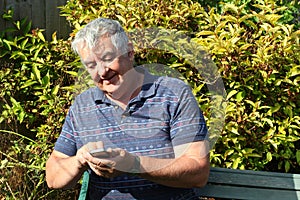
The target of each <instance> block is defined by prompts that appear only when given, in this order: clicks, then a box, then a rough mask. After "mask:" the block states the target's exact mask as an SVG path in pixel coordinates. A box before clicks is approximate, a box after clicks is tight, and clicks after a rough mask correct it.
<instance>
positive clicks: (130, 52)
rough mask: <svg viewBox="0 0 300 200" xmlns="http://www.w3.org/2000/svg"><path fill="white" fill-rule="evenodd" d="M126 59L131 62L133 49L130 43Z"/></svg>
mask: <svg viewBox="0 0 300 200" xmlns="http://www.w3.org/2000/svg"><path fill="white" fill-rule="evenodd" d="M128 57H129V58H130V60H133V58H134V48H133V44H132V43H128Z"/></svg>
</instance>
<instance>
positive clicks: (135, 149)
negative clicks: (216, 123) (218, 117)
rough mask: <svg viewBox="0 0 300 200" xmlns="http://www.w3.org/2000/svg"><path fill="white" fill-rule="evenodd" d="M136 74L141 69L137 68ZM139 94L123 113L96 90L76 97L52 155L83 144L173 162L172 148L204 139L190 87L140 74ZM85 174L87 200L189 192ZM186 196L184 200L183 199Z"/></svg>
mask: <svg viewBox="0 0 300 200" xmlns="http://www.w3.org/2000/svg"><path fill="white" fill-rule="evenodd" d="M139 69H140V70H141V69H142V68H139ZM144 74H145V76H144V84H143V86H142V87H141V91H140V93H139V94H138V95H137V96H136V97H135V98H133V99H131V100H130V101H129V103H128V105H127V107H126V109H125V110H123V109H122V108H121V107H119V106H118V105H117V104H115V103H114V102H112V101H111V100H110V99H108V98H107V97H106V95H105V94H104V93H103V92H102V91H101V90H100V89H99V88H97V87H92V88H90V89H88V90H86V91H84V92H83V93H81V94H80V95H78V96H77V97H76V99H75V101H74V103H73V105H72V106H71V107H70V109H69V111H68V114H67V116H66V119H65V122H64V125H63V128H62V131H61V134H60V136H59V137H58V139H57V142H56V143H55V150H57V151H59V152H62V153H64V154H66V155H69V156H74V155H76V152H77V150H78V149H79V148H81V147H82V146H83V145H85V144H87V143H88V142H95V141H103V143H104V146H105V148H109V147H111V148H123V149H125V150H127V151H128V152H130V153H133V154H136V155H139V156H150V157H155V158H165V159H166V158H174V157H175V155H174V151H173V147H174V146H177V145H181V144H185V143H190V142H193V141H201V140H205V139H207V137H208V131H207V127H206V124H205V120H204V117H203V115H202V112H201V110H200V108H199V106H198V103H197V101H196V100H195V98H194V96H193V94H192V92H191V89H190V87H189V86H188V85H187V84H185V83H184V82H183V81H181V80H179V79H175V78H170V77H161V76H154V75H151V74H150V73H148V71H146V70H144ZM89 172H90V183H89V195H90V199H180V198H182V199H187V196H190V197H191V198H190V199H192V198H194V197H195V196H194V195H193V193H192V190H191V189H179V188H172V187H167V186H163V185H159V184H156V183H154V182H151V181H148V180H145V179H142V178H139V177H132V176H127V175H122V176H119V177H115V178H111V179H106V178H103V177H99V176H97V175H96V174H95V173H94V172H93V171H92V170H89ZM186 195H187V196H186Z"/></svg>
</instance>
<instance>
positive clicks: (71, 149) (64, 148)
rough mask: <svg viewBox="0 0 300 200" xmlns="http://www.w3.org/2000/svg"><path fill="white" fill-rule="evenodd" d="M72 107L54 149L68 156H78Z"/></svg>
mask: <svg viewBox="0 0 300 200" xmlns="http://www.w3.org/2000/svg"><path fill="white" fill-rule="evenodd" d="M72 121H73V117H72V107H71V108H70V110H69V111H68V114H67V116H66V119H65V122H64V124H63V127H62V131H61V133H60V135H59V137H58V139H57V141H56V143H55V146H54V149H55V150H56V151H59V152H61V153H64V154H66V155H68V156H74V155H76V151H77V146H76V139H75V135H74V128H73V122H72Z"/></svg>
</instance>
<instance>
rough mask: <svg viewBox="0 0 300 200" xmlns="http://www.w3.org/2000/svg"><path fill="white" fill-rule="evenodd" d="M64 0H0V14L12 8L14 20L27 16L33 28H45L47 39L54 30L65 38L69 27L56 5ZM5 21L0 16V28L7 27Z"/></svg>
mask: <svg viewBox="0 0 300 200" xmlns="http://www.w3.org/2000/svg"><path fill="white" fill-rule="evenodd" d="M65 3H66V0H0V15H1V16H2V15H3V14H4V12H5V10H8V9H10V8H12V9H13V10H14V18H13V19H14V20H20V19H23V18H27V19H28V20H31V22H32V27H33V28H40V29H45V36H46V38H47V39H48V40H49V39H51V36H52V34H53V33H54V32H57V36H58V37H59V38H67V37H68V35H69V33H70V31H71V28H70V26H69V25H68V23H67V21H66V19H65V18H64V17H61V16H60V15H59V12H60V11H59V8H58V6H62V5H64V4H65ZM9 26H10V25H9V23H8V22H7V21H5V20H3V19H2V18H0V30H4V29H5V28H8V27H9Z"/></svg>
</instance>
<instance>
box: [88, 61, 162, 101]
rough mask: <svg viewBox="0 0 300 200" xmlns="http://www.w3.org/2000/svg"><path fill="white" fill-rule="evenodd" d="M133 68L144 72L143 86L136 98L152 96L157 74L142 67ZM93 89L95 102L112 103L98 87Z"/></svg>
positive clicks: (154, 91)
mask: <svg viewBox="0 0 300 200" xmlns="http://www.w3.org/2000/svg"><path fill="white" fill-rule="evenodd" d="M135 70H137V71H138V72H140V73H143V74H144V81H143V86H142V88H141V91H140V93H139V95H138V96H137V99H143V98H148V97H150V96H154V95H155V93H156V88H157V86H158V84H157V82H156V81H157V80H158V78H159V76H155V75H152V74H150V73H149V71H148V70H147V69H145V68H144V67H135ZM93 90H94V91H93V94H94V95H93V96H94V100H95V103H96V104H102V103H109V104H112V103H113V102H112V101H111V100H110V99H108V98H107V97H106V96H105V94H104V92H103V91H102V90H100V89H99V88H98V87H94V88H93Z"/></svg>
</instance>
